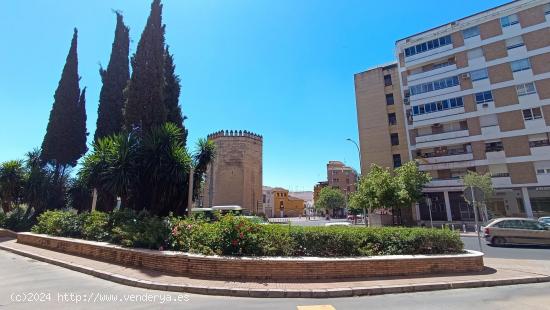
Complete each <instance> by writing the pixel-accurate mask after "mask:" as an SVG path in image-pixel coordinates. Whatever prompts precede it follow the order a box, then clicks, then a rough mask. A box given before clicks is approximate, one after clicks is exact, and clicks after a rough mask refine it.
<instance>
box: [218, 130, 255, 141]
mask: <svg viewBox="0 0 550 310" xmlns="http://www.w3.org/2000/svg"><path fill="white" fill-rule="evenodd" d="M207 137H208V140H213V139H217V138H221V137H246V138H251V139H254V140H258V141H262V140H263V137H262V136H261V135H258V134H255V133H253V132H251V131H247V130H220V131H216V132H214V133H211V134H209V135H208V136H207Z"/></svg>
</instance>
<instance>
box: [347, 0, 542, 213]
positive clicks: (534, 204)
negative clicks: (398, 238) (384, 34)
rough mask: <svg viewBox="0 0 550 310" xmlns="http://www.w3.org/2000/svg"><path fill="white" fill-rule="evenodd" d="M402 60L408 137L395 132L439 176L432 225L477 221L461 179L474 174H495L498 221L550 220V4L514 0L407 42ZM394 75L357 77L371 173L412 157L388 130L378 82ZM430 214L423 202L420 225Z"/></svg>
mask: <svg viewBox="0 0 550 310" xmlns="http://www.w3.org/2000/svg"><path fill="white" fill-rule="evenodd" d="M395 52H396V59H397V68H396V69H395V70H396V71H397V73H398V74H399V77H398V82H397V81H395V80H393V76H394V74H390V75H391V76H392V83H399V84H400V87H399V92H400V94H399V96H396V95H395V94H394V98H399V97H400V98H402V100H400V101H399V102H394V106H396V107H397V106H398V105H399V106H400V107H401V108H402V113H403V114H402V116H403V119H404V122H403V125H404V129H403V132H404V137H401V135H399V133H400V129H399V128H396V129H393V132H395V133H397V134H398V136H399V140H400V141H399V143H401V139H403V140H406V142H405V143H406V145H407V153H408V154H407V155H408V156H409V158H410V159H412V160H416V161H417V162H419V164H420V169H422V170H424V171H428V172H429V173H430V174H431V175H432V177H433V180H432V182H430V183H429V184H428V185H427V186H426V187H425V189H424V192H425V193H426V195H427V196H429V197H431V198H432V199H431V201H432V207H431V213H432V214H431V215H432V218H433V219H434V220H436V221H444V222H450V221H453V222H465V221H471V220H473V218H474V214H473V210H472V208H470V207H469V206H468V205H467V204H466V203H465V202H464V199H463V197H462V191H463V184H462V183H461V180H460V177H461V176H463V175H464V174H465V173H466V172H467V171H468V170H471V171H476V172H479V173H489V174H490V175H491V177H492V182H493V186H494V188H495V189H496V191H495V194H494V195H493V197H492V198H491V199H490V201H488V203H487V207H488V209H489V213H490V214H491V215H493V216H526V217H538V216H542V215H548V214H550V139H549V135H550V1H548V0H519V1H513V2H510V3H507V4H504V5H501V6H499V7H496V8H493V9H489V10H486V11H484V12H480V13H478V14H475V15H472V16H468V17H465V18H463V19H460V20H457V21H454V22H451V23H449V24H446V25H443V26H440V27H436V28H433V29H430V30H427V31H425V32H422V33H418V34H415V35H413V36H410V37H407V38H404V39H401V40H398V41H397V42H396V51H395ZM387 68H388V66H387V65H385V66H381V67H379V68H375V69H373V70H369V71H367V72H364V73H360V74H357V75H356V77H355V84H356V97H357V111H358V122H359V133H360V140H361V152H362V157H363V166H365V165H366V166H368V164H369V163H370V162H375V163H377V164H382V165H385V166H391V162H389V159H388V158H390V157H389V156H392V157H393V155H394V154H396V153H399V154H400V155H401V156H402V160H403V157H404V156H403V155H402V153H401V150H400V151H398V150H396V149H394V147H395V146H391V145H390V147H388V146H387V134H388V133H393V132H392V129H389V131H388V129H387V126H386V127H384V126H383V125H385V124H382V122H380V119H382V116H383V114H384V113H389V110H388V108H387V106H383V105H381V104H380V97H381V96H382V95H385V92H386V90H385V89H386V87H387V86H384V87H381V86H380V82H379V80H380V78H377V77H376V76H377V75H383V76H386V75H388V74H386V73H389V72H391V70H388V69H387ZM380 72H381V73H380ZM375 77H376V78H375ZM369 81H370V82H369ZM365 102H366V103H365ZM375 106H376V107H375ZM384 108H385V109H386V110H385V111H384ZM363 110H365V111H366V112H364V111H363ZM369 114H370V115H369ZM376 120H378V123H376ZM388 120H389V117H388ZM399 125H400V124H399V118H397V127H399ZM362 131H363V133H362ZM381 132H383V133H381ZM377 137H378V138H377ZM390 139H391V136H390ZM390 141H391V140H390ZM369 152H370V154H369ZM369 155H370V158H369ZM394 166H395V165H394ZM364 169H365V168H364ZM429 212H430V211H429V208H428V207H427V206H426V205H425V204H424V203H420V204H419V205H418V206H417V207H416V210H415V214H416V215H415V217H416V220H417V221H420V222H421V221H427V220H429V217H430V214H429Z"/></svg>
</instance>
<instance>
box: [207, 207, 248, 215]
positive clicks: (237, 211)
mask: <svg viewBox="0 0 550 310" xmlns="http://www.w3.org/2000/svg"><path fill="white" fill-rule="evenodd" d="M212 210H213V211H218V212H220V213H221V214H222V215H223V214H227V213H233V214H234V215H242V214H243V208H242V207H241V206H213V207H212Z"/></svg>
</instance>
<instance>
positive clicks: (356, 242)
mask: <svg viewBox="0 0 550 310" xmlns="http://www.w3.org/2000/svg"><path fill="white" fill-rule="evenodd" d="M33 231H34V232H36V233H44V234H50V235H55V236H66V237H76V238H84V239H88V240H97V241H109V242H112V243H116V244H121V245H123V246H128V247H146V248H154V249H157V248H158V249H170V250H178V251H185V252H190V253H197V254H206V255H213V254H216V255H246V256H319V257H338V256H375V255H401V254H447V253H461V252H463V244H462V241H461V240H460V236H459V234H458V233H456V232H453V231H450V230H439V229H427V228H396V227H384V228H365V227H342V226H340V227H338V226H332V227H302V226H285V225H262V224H256V223H252V222H251V221H249V220H247V219H246V218H243V217H235V216H231V215H228V216H224V217H222V218H221V219H220V220H219V221H216V222H205V221H200V220H187V219H182V218H176V217H166V218H158V217H154V216H149V215H148V214H146V213H139V214H136V213H135V212H133V211H129V210H124V211H115V212H112V213H109V214H107V213H102V212H92V213H83V214H75V213H71V212H67V211H48V212H46V213H43V214H42V215H40V217H39V218H38V224H36V225H35V226H34V227H33Z"/></svg>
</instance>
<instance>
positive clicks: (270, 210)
mask: <svg viewBox="0 0 550 310" xmlns="http://www.w3.org/2000/svg"><path fill="white" fill-rule="evenodd" d="M262 203H263V213H264V215H265V216H267V217H273V214H274V210H275V208H274V205H273V203H274V202H273V187H269V186H264V187H263V188H262Z"/></svg>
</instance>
